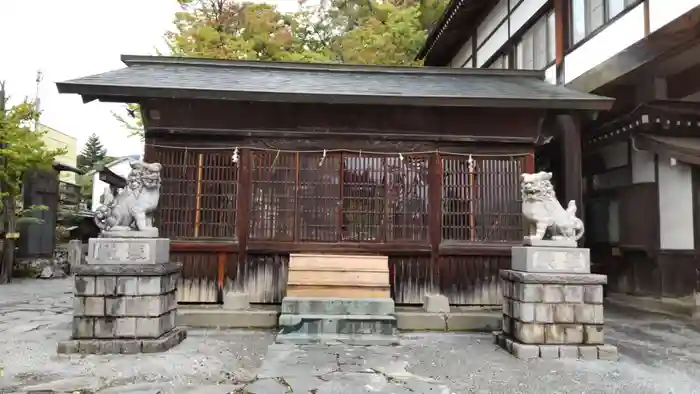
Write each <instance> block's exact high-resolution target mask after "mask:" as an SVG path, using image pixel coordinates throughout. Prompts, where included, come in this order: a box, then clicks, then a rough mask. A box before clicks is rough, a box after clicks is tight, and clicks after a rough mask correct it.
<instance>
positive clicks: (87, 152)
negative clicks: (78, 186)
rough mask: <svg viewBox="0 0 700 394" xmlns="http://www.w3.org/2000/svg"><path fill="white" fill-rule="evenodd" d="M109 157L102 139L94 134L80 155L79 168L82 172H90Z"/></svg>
mask: <svg viewBox="0 0 700 394" xmlns="http://www.w3.org/2000/svg"><path fill="white" fill-rule="evenodd" d="M106 156H107V149H105V148H104V146H103V145H102V142H101V141H100V137H98V136H97V134H95V133H92V134H91V135H90V137H88V140H87V141H86V142H85V146H84V147H83V150H82V151H80V154H79V155H78V168H80V169H81V170H89V169H91V168H92V167H93V166H94V165H95V164H97V163H99V162H101V161H103V160H104V159H105V157H106Z"/></svg>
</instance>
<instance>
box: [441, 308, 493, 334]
mask: <svg viewBox="0 0 700 394" xmlns="http://www.w3.org/2000/svg"><path fill="white" fill-rule="evenodd" d="M501 325H502V318H501V316H500V315H498V314H496V313H490V312H469V313H450V314H448V315H447V331H471V332H491V331H493V330H496V329H498V328H499V327H501Z"/></svg>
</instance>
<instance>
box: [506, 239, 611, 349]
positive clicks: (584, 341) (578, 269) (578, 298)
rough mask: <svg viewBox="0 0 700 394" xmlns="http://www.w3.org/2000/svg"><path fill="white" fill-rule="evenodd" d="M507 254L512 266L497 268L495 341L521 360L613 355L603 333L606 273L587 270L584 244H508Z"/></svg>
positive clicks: (587, 253)
mask: <svg viewBox="0 0 700 394" xmlns="http://www.w3.org/2000/svg"><path fill="white" fill-rule="evenodd" d="M512 256H513V264H512V267H513V268H514V269H513V270H501V272H500V276H501V280H502V286H503V287H502V289H503V331H499V332H496V333H494V342H495V343H496V344H498V345H499V346H501V347H503V348H504V349H505V350H507V351H508V352H510V353H511V354H513V355H514V356H516V357H518V358H522V359H532V358H581V359H605V360H616V359H617V357H618V354H617V349H616V348H615V347H614V346H611V345H605V344H604V336H603V322H604V320H603V285H604V284H605V283H606V281H607V277H606V276H605V275H596V274H591V273H590V260H589V257H588V256H589V252H588V250H587V249H582V248H560V247H514V248H513V255H512ZM516 267H517V268H519V269H520V270H515V269H516ZM527 271H530V272H527ZM533 271H534V272H533Z"/></svg>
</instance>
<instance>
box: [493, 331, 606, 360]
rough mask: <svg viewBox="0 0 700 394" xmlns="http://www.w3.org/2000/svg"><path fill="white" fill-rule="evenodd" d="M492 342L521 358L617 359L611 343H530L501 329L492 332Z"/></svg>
mask: <svg viewBox="0 0 700 394" xmlns="http://www.w3.org/2000/svg"><path fill="white" fill-rule="evenodd" d="M493 343H494V344H496V345H498V346H500V347H501V348H503V350H505V351H507V352H508V353H510V354H512V355H513V356H515V357H517V358H519V359H523V360H530V359H535V358H542V359H549V360H554V359H560V358H561V359H582V360H609V361H616V360H617V359H618V352H617V347H616V346H613V345H578V346H577V345H531V344H525V343H521V342H518V341H517V340H514V339H513V338H512V337H509V336H507V335H506V334H504V333H503V332H502V331H496V332H494V333H493Z"/></svg>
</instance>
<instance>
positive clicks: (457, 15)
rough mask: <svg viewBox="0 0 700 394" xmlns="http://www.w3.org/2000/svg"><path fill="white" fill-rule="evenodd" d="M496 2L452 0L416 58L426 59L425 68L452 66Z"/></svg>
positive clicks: (490, 0) (486, 0) (493, 0)
mask: <svg viewBox="0 0 700 394" xmlns="http://www.w3.org/2000/svg"><path fill="white" fill-rule="evenodd" d="M497 3H498V2H497V1H495V0H451V1H450V4H448V6H447V7H446V8H445V11H444V12H443V13H442V15H440V18H438V20H437V21H436V22H435V25H434V26H433V28H432V29H431V30H430V33H429V34H428V37H427V38H426V40H425V43H423V47H422V48H421V49H420V51H419V52H418V56H416V59H417V60H421V59H424V63H425V65H426V66H445V65H447V64H449V62H450V60H451V59H452V57H453V56H454V55H455V54H456V53H457V51H459V49H460V48H461V47H462V45H464V44H465V43H466V42H467V40H468V39H469V35H470V33H472V32H473V29H474V28H475V26H476V24H477V23H478V22H479V21H480V19H481V18H483V17H484V16H485V14H486V13H487V12H488V11H490V10H491V9H493V8H494V7H495V6H496V4H497Z"/></svg>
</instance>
